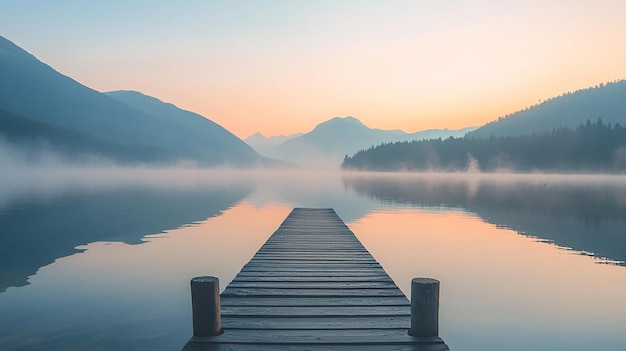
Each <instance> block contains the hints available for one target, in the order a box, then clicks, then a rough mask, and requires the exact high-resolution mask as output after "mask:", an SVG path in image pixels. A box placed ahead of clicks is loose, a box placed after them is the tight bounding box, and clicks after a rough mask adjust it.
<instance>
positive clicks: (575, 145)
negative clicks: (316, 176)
mask: <svg viewBox="0 0 626 351" xmlns="http://www.w3.org/2000/svg"><path fill="white" fill-rule="evenodd" d="M342 168H344V169H357V170H371V171H400V170H407V171H428V170H439V171H487V172H493V171H499V170H507V171H515V172H533V171H545V172H590V173H603V172H611V173H614V172H619V173H621V172H626V128H624V127H622V126H621V125H620V124H615V125H612V124H611V123H609V124H605V123H603V122H602V120H601V119H600V120H598V121H597V122H595V123H591V122H590V121H589V120H588V121H587V123H586V124H584V125H581V126H579V127H578V128H576V129H569V128H558V129H554V130H553V131H552V132H549V133H543V134H536V135H524V136H515V137H499V138H496V137H491V138H488V139H473V138H469V137H465V138H448V139H445V140H442V139H430V140H424V141H413V142H397V143H389V144H382V145H379V146H376V147H372V148H369V149H367V150H363V151H359V152H358V153H356V154H355V155H353V156H352V157H348V156H346V158H345V159H344V161H343V163H342Z"/></svg>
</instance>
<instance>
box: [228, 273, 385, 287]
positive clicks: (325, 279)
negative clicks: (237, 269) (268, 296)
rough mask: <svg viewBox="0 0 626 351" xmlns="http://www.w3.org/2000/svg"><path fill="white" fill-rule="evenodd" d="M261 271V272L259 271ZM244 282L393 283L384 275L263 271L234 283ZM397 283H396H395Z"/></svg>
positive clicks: (239, 277)
mask: <svg viewBox="0 0 626 351" xmlns="http://www.w3.org/2000/svg"><path fill="white" fill-rule="evenodd" d="M259 273H260V272H259ZM242 282H294V283H296V282H297V283H299V282H309V283H352V282H355V283H356V282H366V283H367V282H374V283H376V282H389V283H393V280H391V278H389V277H387V276H384V275H378V276H376V275H367V276H345V277H344V276H340V277H335V276H328V275H326V276H320V275H317V276H294V275H288V276H266V275H264V274H262V273H260V274H257V275H253V276H250V275H237V276H236V277H235V280H234V281H233V283H236V284H239V283H242ZM394 284H395V283H394Z"/></svg>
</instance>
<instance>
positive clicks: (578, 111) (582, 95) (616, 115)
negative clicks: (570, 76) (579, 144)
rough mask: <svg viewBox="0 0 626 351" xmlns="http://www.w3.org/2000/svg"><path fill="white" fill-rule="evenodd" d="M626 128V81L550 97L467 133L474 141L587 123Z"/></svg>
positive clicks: (535, 132) (549, 130) (573, 126)
mask: <svg viewBox="0 0 626 351" xmlns="http://www.w3.org/2000/svg"><path fill="white" fill-rule="evenodd" d="M598 119H602V121H603V122H604V123H605V124H608V123H612V124H615V123H619V124H621V125H622V126H624V125H626V80H620V81H615V82H612V83H607V84H600V85H598V86H596V87H593V88H588V89H582V90H577V91H575V92H573V93H566V94H563V95H561V96H559V97H555V98H551V99H549V100H547V101H544V102H542V103H541V104H538V105H535V106H532V107H529V108H526V109H524V110H522V111H518V112H515V113H512V114H510V115H507V116H505V117H501V118H499V119H498V120H496V121H493V122H490V123H487V124H486V125H484V126H482V127H480V128H478V129H476V130H475V131H473V132H470V133H468V137H471V138H489V137H490V136H492V135H493V136H495V137H503V136H519V135H532V134H540V133H544V132H551V131H552V130H553V129H558V128H561V127H564V128H572V129H574V128H576V127H578V126H579V125H581V124H585V123H586V121H587V120H590V121H591V122H595V121H597V120H598Z"/></svg>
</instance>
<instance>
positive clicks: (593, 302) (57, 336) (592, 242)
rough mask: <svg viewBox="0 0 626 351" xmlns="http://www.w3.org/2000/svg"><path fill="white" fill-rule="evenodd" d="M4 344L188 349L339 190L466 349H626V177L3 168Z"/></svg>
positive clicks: (347, 213) (379, 247)
mask: <svg viewBox="0 0 626 351" xmlns="http://www.w3.org/2000/svg"><path fill="white" fill-rule="evenodd" d="M0 174H1V175H2V184H0V350H85V349H89V350H177V349H180V348H182V346H183V345H184V344H185V342H186V341H187V340H188V339H189V338H190V336H191V305H190V291H189V280H190V278H192V277H194V276H198V275H215V276H218V277H219V278H220V283H221V285H222V288H223V287H225V286H226V285H227V284H228V282H230V280H231V279H232V278H233V277H234V275H235V274H236V273H237V272H238V271H239V269H240V268H241V267H242V265H243V264H244V263H246V262H247V261H248V260H249V259H250V258H251V257H252V255H253V254H254V253H255V252H256V251H257V249H258V248H259V247H260V246H261V245H262V244H263V243H264V242H265V240H266V239H267V238H268V237H269V236H270V235H271V234H272V233H273V231H274V230H275V229H276V228H277V227H278V226H279V224H280V223H281V222H282V221H283V219H284V218H285V217H286V216H287V214H289V212H290V211H291V209H292V208H293V207H332V208H334V209H335V210H336V212H337V213H338V214H339V216H340V217H341V218H342V219H343V220H344V221H345V222H346V223H347V224H348V226H349V227H350V228H351V229H352V231H353V232H354V233H355V234H356V235H357V237H358V238H359V239H360V240H361V241H362V242H363V244H364V245H365V246H366V247H367V248H368V249H369V250H370V252H371V253H372V254H373V256H374V257H375V258H376V259H377V260H378V261H379V262H380V263H381V264H382V266H383V267H384V268H385V270H386V271H387V272H388V273H389V275H390V276H391V277H392V278H393V279H394V280H395V281H396V283H397V284H398V286H399V287H400V288H401V289H402V290H403V291H404V292H405V294H407V295H409V286H410V279H411V278H412V277H417V276H425V277H433V278H437V279H439V280H440V281H441V308H440V334H441V336H442V337H443V338H444V340H445V341H446V343H447V344H448V345H449V346H450V347H451V348H452V349H453V350H467V351H473V350H476V351H477V350H481V351H485V350H486V351H491V350H493V351H495V350H498V351H500V350H509V351H510V350H524V351H527V350H551V351H553V350H568V351H571V350H625V349H626V298H625V297H626V267H624V261H625V260H626V177H624V176H547V175H480V174H453V175H450V174H412V175H410V174H400V175H382V174H345V173H338V172H337V173H332V172H295V171H287V172H278V173H274V172H256V173H253V172H227V171H196V170H139V169H137V170H98V169H91V170H85V169H83V170H77V169H74V170H67V169H46V170H41V169H39V170H33V169H31V170H28V169H26V170H11V171H8V170H0Z"/></svg>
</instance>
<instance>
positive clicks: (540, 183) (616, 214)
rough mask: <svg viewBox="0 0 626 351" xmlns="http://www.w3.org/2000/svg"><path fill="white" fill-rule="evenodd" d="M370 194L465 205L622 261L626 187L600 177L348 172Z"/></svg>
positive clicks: (350, 181)
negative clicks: (370, 174) (567, 178)
mask: <svg viewBox="0 0 626 351" xmlns="http://www.w3.org/2000/svg"><path fill="white" fill-rule="evenodd" d="M344 182H345V184H346V185H347V186H348V187H351V188H353V189H354V190H355V191H357V192H359V193H362V194H366V195H368V196H372V197H374V198H377V199H380V200H383V201H387V202H392V203H400V204H411V205H415V206H424V207H439V206H444V207H463V208H465V209H467V210H468V211H471V212H475V213H476V214H478V215H479V216H481V217H482V218H483V219H484V220H485V221H487V222H489V223H493V224H495V225H498V226H504V227H508V228H511V229H514V230H516V231H518V232H519V233H521V234H524V235H529V236H536V237H538V238H541V239H546V240H549V241H553V242H554V243H555V244H556V245H559V246H564V247H570V248H572V249H574V250H578V251H584V252H592V253H594V254H595V255H597V256H600V257H607V258H609V259H612V260H616V261H626V201H625V200H624V199H626V186H625V185H624V183H619V184H617V183H615V182H600V181H593V180H590V181H584V180H579V181H571V182H570V181H555V179H552V180H549V179H542V178H541V176H537V178H528V179H525V180H524V179H523V178H516V180H513V179H509V181H503V180H502V179H498V178H495V177H491V178H487V177H486V178H471V177H470V176H467V177H463V176H441V177H437V176H432V175H430V176H427V175H424V176H419V175H415V176H406V177H398V176H389V177H386V176H380V177H368V176H348V177H345V178H344Z"/></svg>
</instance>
